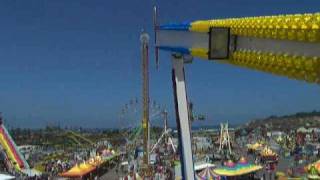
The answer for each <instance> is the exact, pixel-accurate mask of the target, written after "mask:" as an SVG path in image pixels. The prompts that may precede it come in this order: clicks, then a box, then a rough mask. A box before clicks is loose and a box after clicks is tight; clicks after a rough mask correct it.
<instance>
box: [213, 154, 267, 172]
mask: <svg viewBox="0 0 320 180" xmlns="http://www.w3.org/2000/svg"><path fill="white" fill-rule="evenodd" d="M261 169H262V166H260V165H254V164H251V163H248V162H247V160H246V159H245V158H241V159H240V161H239V162H238V163H234V162H232V161H231V160H229V161H228V162H226V163H225V166H223V167H221V168H216V169H213V172H214V173H215V174H217V175H219V176H242V175H246V174H249V173H253V172H256V171H259V170H261Z"/></svg>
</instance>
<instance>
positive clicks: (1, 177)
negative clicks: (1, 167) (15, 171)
mask: <svg viewBox="0 0 320 180" xmlns="http://www.w3.org/2000/svg"><path fill="white" fill-rule="evenodd" d="M8 179H15V177H14V176H11V175H8V174H0V180H8Z"/></svg>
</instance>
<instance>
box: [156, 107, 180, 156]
mask: <svg viewBox="0 0 320 180" xmlns="http://www.w3.org/2000/svg"><path fill="white" fill-rule="evenodd" d="M163 115H164V120H163V121H164V129H163V132H162V134H161V136H160V138H159V139H158V141H157V143H156V144H155V145H153V147H152V149H151V151H150V153H152V152H153V151H154V150H155V149H156V148H157V147H158V146H159V145H160V143H161V141H164V143H165V144H170V145H171V147H172V150H173V152H174V153H175V152H176V148H175V147H174V144H173V141H172V138H171V135H170V129H168V112H167V111H164V112H163Z"/></svg>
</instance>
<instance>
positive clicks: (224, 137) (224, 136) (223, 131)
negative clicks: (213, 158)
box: [219, 123, 232, 154]
mask: <svg viewBox="0 0 320 180" xmlns="http://www.w3.org/2000/svg"><path fill="white" fill-rule="evenodd" d="M219 144H220V145H219V152H221V151H222V150H223V149H225V148H227V150H228V153H229V154H232V151H231V144H230V136H229V127H228V123H225V124H223V123H221V124H220V139H219Z"/></svg>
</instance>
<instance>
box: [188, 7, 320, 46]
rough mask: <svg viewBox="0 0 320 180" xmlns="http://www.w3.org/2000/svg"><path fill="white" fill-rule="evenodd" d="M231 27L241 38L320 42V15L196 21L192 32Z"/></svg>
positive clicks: (233, 32) (192, 26)
mask: <svg viewBox="0 0 320 180" xmlns="http://www.w3.org/2000/svg"><path fill="white" fill-rule="evenodd" d="M210 27H229V28H230V29H231V33H232V34H234V35H239V36H251V37H259V38H273V39H287V40H296V41H308V42H320V13H315V14H295V15H279V16H262V17H248V18H231V19H218V20H209V21H195V22H193V23H191V29H190V30H191V31H196V32H209V29H210Z"/></svg>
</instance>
